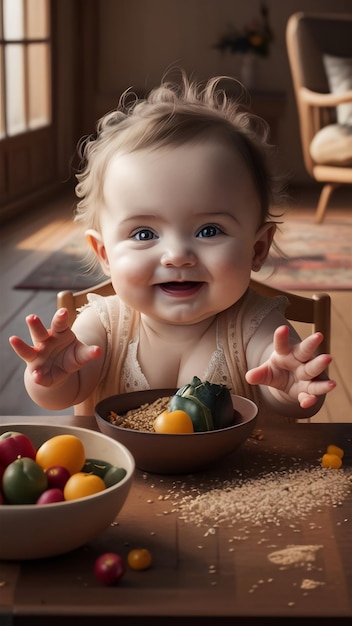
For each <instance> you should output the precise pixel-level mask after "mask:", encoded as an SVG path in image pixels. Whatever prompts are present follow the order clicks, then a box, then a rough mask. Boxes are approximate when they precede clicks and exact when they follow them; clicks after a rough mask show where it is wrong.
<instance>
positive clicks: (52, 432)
mask: <svg viewBox="0 0 352 626" xmlns="http://www.w3.org/2000/svg"><path fill="white" fill-rule="evenodd" d="M7 431H16V432H21V433H23V434H25V435H27V436H28V437H29V438H30V439H31V441H32V442H33V444H34V446H35V447H36V448H38V447H39V446H40V445H41V444H42V443H44V441H46V440H47V439H50V437H54V436H56V435H63V434H71V435H75V436H76V437H78V438H79V439H80V440H81V441H82V443H83V445H84V449H85V452H86V457H87V458H94V459H100V460H104V461H107V462H109V463H112V464H113V465H117V466H119V467H123V468H125V470H126V476H125V477H124V478H123V479H122V480H121V481H120V482H119V483H117V484H116V485H113V486H112V487H109V488H107V489H105V490H104V491H101V492H100V493H97V494H94V495H92V496H88V497H86V498H81V499H79V500H71V501H68V502H56V503H52V504H41V505H35V504H4V505H0V559H8V560H15V559H18V560H23V559H39V558H43V557H50V556H56V555H59V554H63V553H65V552H69V551H71V550H74V549H76V548H79V547H80V546H83V545H84V544H86V543H88V542H89V541H91V540H92V539H94V537H96V536H97V535H99V534H100V533H101V532H102V531H104V530H105V529H106V528H107V527H108V526H109V525H110V524H111V523H112V522H113V521H114V520H115V518H116V516H117V515H118V513H119V512H120V511H121V509H122V507H123V505H124V503H125V501H126V498H127V496H128V493H129V491H130V488H131V485H132V479H133V474H134V470H135V462H134V458H133V456H132V454H131V453H130V452H129V451H128V450H127V448H126V447H125V446H124V445H122V444H121V443H119V442H117V441H115V440H113V439H111V438H110V437H106V436H105V435H103V434H102V433H99V432H94V431H92V430H88V429H85V428H75V427H72V426H48V425H45V424H42V423H40V424H25V423H23V424H19V423H14V424H6V425H0V434H1V433H4V432H7Z"/></svg>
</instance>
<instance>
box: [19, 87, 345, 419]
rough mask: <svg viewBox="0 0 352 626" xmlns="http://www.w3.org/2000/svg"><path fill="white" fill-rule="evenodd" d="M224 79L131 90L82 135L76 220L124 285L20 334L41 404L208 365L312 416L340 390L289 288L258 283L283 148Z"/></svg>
mask: <svg viewBox="0 0 352 626" xmlns="http://www.w3.org/2000/svg"><path fill="white" fill-rule="evenodd" d="M219 80H220V79H217V78H213V79H211V80H210V81H209V82H208V83H207V84H206V85H205V87H204V88H202V87H201V86H200V85H197V84H194V83H192V82H190V81H189V80H188V79H187V77H185V76H183V77H182V82H181V85H176V84H175V85H174V84H172V83H168V82H166V81H164V82H162V84H161V85H160V86H159V87H158V88H156V89H154V90H153V91H152V92H151V93H150V95H149V96H148V97H147V98H146V99H145V100H142V101H136V102H134V103H133V104H130V105H125V103H124V100H123V99H122V101H121V103H120V106H119V109H118V110H117V111H113V112H111V113H109V114H107V115H106V116H104V117H103V118H102V119H101V120H100V121H99V123H98V126H97V133H96V136H94V137H91V138H88V139H87V140H86V141H85V143H84V144H82V150H81V155H82V156H83V165H82V170H81V172H80V173H79V174H78V176H77V178H78V184H77V187H76V192H77V196H78V197H79V198H80V201H79V203H78V205H77V213H76V220H78V221H80V222H81V224H82V225H83V228H84V230H85V233H86V237H87V240H88V242H89V244H90V246H91V249H92V251H93V255H94V258H95V259H96V260H97V262H99V263H100V265H101V267H102V269H103V271H104V273H105V274H106V275H107V276H110V277H111V281H112V285H113V287H114V290H115V292H116V295H113V296H109V297H105V298H103V297H100V296H97V295H94V294H93V295H91V296H89V303H88V305H87V306H85V307H84V308H83V309H82V310H81V311H80V313H79V315H78V316H77V319H76V321H75V322H74V324H73V326H72V329H71V328H70V327H69V324H68V312H67V310H66V309H59V310H58V311H56V313H55V314H54V316H53V318H52V322H51V328H50V329H46V328H45V327H44V325H43V323H42V322H41V320H40V319H39V318H38V317H37V316H36V315H29V316H28V317H27V319H26V321H27V325H28V327H29V331H30V334H31V338H32V341H33V346H30V345H28V344H27V343H25V342H24V341H23V340H22V339H20V338H19V337H15V336H14V337H11V338H10V343H11V345H12V347H13V349H14V350H15V351H16V353H17V354H18V355H19V356H20V357H21V358H22V359H23V360H24V361H25V362H26V365H27V366H26V370H25V385H26V388H27V391H28V393H29V395H30V396H31V398H32V399H33V400H34V401H35V402H36V403H37V404H38V405H40V406H42V407H45V408H47V409H50V410H61V409H64V408H67V407H70V406H73V405H74V406H75V412H76V413H78V414H81V415H92V414H93V413H94V405H95V404H96V403H97V402H98V401H99V400H100V399H102V398H104V397H107V396H110V395H114V394H116V393H123V392H126V391H127V392H128V391H136V390H142V389H148V388H166V387H169V388H173V387H175V388H176V387H177V388H178V387H180V386H182V385H184V384H187V383H189V382H190V381H191V380H192V378H193V376H198V377H199V378H201V379H202V380H209V381H210V382H214V383H218V384H224V385H226V386H227V387H229V388H230V389H231V390H232V392H233V393H236V394H238V395H243V396H246V397H249V398H251V399H253V400H254V401H255V402H256V403H257V404H259V406H260V407H262V409H263V410H266V411H267V412H268V411H270V413H275V414H277V415H281V416H289V417H295V418H303V417H309V416H311V415H314V414H315V413H316V412H317V411H318V410H319V408H320V407H321V406H322V404H323V402H324V398H325V395H326V393H328V392H329V391H331V390H332V389H333V388H334V387H335V383H334V382H333V381H332V380H329V379H328V378H327V376H326V375H325V374H324V370H326V368H327V366H328V365H329V363H330V362H331V356H330V355H327V354H324V355H319V356H316V353H317V348H318V346H319V344H320V342H321V340H322V336H321V334H320V333H315V334H312V335H311V336H309V337H308V338H306V339H304V340H303V341H302V340H301V339H300V338H299V336H298V335H297V333H296V332H295V330H294V329H293V328H292V326H291V325H290V324H289V323H288V322H287V320H286V318H285V316H284V310H285V306H286V304H287V302H286V300H285V298H265V297H263V296H260V295H259V294H257V293H256V292H254V291H253V290H252V289H250V288H249V281H250V276H251V271H252V270H253V271H259V270H260V268H261V267H262V265H263V263H264V261H265V259H266V258H267V255H268V253H269V249H270V247H271V244H272V242H273V237H274V233H275V229H276V223H275V220H274V216H273V213H272V210H271V206H272V205H273V203H274V199H275V196H274V190H275V181H274V176H273V174H272V172H271V168H270V165H269V161H270V159H269V155H270V151H271V148H270V146H269V145H268V143H267V139H266V137H267V133H266V126H265V123H264V122H263V123H262V124H259V123H258V119H257V118H254V117H253V116H251V115H250V114H249V113H248V112H246V111H243V110H241V109H240V108H239V105H238V104H236V103H234V102H232V101H229V100H227V99H226V97H225V95H224V94H223V93H222V92H221V90H220V89H219V85H218V83H219Z"/></svg>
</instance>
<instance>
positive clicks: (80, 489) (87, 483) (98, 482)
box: [64, 472, 105, 500]
mask: <svg viewBox="0 0 352 626" xmlns="http://www.w3.org/2000/svg"><path fill="white" fill-rule="evenodd" d="M104 489H105V483H104V481H103V479H102V478H100V476H96V474H85V473H84V472H77V473H76V474H72V476H70V478H69V479H68V481H67V483H66V485H65V487H64V498H65V500H78V498H86V497H87V496H92V495H94V494H95V493H99V492H100V491H104Z"/></svg>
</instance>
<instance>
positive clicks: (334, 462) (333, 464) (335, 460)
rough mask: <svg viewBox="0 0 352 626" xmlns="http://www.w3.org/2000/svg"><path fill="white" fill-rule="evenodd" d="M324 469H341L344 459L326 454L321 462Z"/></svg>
mask: <svg viewBox="0 0 352 626" xmlns="http://www.w3.org/2000/svg"><path fill="white" fill-rule="evenodd" d="M321 464H322V466H323V467H329V468H332V469H339V468H340V467H341V466H342V459H341V457H340V456H337V454H328V453H326V454H324V455H323V457H322V460H321Z"/></svg>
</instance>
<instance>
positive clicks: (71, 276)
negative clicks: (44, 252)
mask: <svg viewBox="0 0 352 626" xmlns="http://www.w3.org/2000/svg"><path fill="white" fill-rule="evenodd" d="M86 255H87V243H86V241H85V240H84V238H83V237H82V236H81V235H80V234H76V235H75V236H74V237H72V238H71V239H69V240H68V241H67V242H66V243H64V245H63V247H62V248H61V249H60V250H57V251H56V252H53V253H52V254H51V255H49V256H48V258H47V259H46V260H45V261H44V262H43V263H41V264H40V265H38V267H36V268H35V269H34V270H33V271H32V272H30V273H29V274H28V276H26V277H25V278H24V279H23V280H21V281H20V282H19V283H18V284H17V285H15V289H39V290H40V289H41V290H52V291H61V290H64V289H70V290H72V291H80V290H81V289H87V288H88V287H92V286H93V285H96V284H97V283H99V282H101V281H102V280H106V276H105V275H104V274H103V273H102V272H101V270H100V269H99V268H96V269H95V270H94V271H92V270H88V265H87V258H86Z"/></svg>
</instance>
